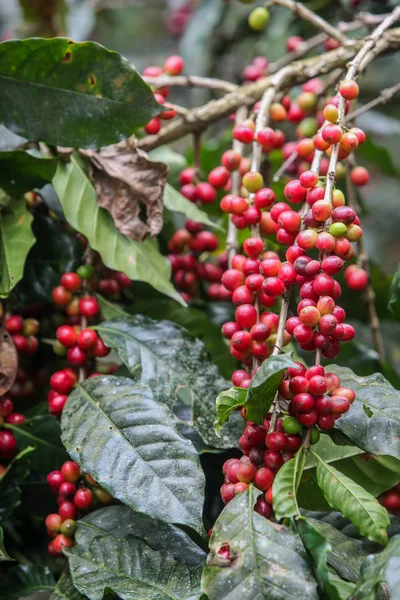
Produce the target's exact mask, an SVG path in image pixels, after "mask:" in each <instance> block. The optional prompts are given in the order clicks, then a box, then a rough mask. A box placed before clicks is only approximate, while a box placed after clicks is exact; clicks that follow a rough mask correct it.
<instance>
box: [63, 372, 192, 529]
mask: <svg viewBox="0 0 400 600" xmlns="http://www.w3.org/2000/svg"><path fill="white" fill-rule="evenodd" d="M61 428H62V441H63V442H64V445H65V447H66V449H67V451H68V452H69V454H70V455H71V457H72V459H73V460H75V461H77V462H78V463H79V464H80V465H81V467H82V468H83V469H84V471H86V472H88V473H90V474H91V475H92V477H94V478H95V479H96V481H98V482H99V483H100V485H101V486H102V487H104V488H105V489H106V490H107V491H109V492H110V493H111V494H112V495H113V496H114V497H115V498H118V499H119V500H121V502H123V503H124V504H126V505H128V506H130V507H132V508H134V509H135V510H138V511H141V512H143V513H145V514H147V515H149V516H152V517H154V518H158V519H160V520H162V521H167V522H169V523H182V524H186V525H189V526H190V527H193V528H194V529H196V530H197V531H199V532H201V533H202V532H203V526H202V507H203V488H204V475H203V472H202V471H201V468H200V462H199V458H198V455H197V453H196V451H195V449H194V447H193V445H192V443H191V442H190V441H189V440H186V439H185V438H184V437H182V435H181V434H180V433H179V431H178V427H177V420H176V418H175V416H174V414H173V413H172V412H171V411H170V410H169V409H168V408H167V407H166V406H165V405H163V404H159V403H158V402H157V401H156V400H155V398H154V395H153V393H152V392H151V390H150V389H149V388H148V387H146V386H145V385H142V384H137V383H135V382H132V381H131V380H130V379H126V378H123V377H111V376H109V377H96V378H95V379H88V380H86V381H85V383H83V384H82V385H77V386H76V387H75V389H74V391H73V392H72V394H70V396H69V398H68V401H67V404H66V405H65V407H64V410H63V413H62V419H61ZM160 499H162V501H160Z"/></svg>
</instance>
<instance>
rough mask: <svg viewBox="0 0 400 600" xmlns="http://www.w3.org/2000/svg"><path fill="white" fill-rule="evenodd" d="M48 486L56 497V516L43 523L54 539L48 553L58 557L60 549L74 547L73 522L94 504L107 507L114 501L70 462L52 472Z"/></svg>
mask: <svg viewBox="0 0 400 600" xmlns="http://www.w3.org/2000/svg"><path fill="white" fill-rule="evenodd" d="M47 483H48V485H49V487H50V489H51V491H52V492H54V493H55V494H57V504H58V513H52V514H50V515H48V516H47V517H46V520H45V525H46V529H47V533H48V534H49V536H50V537H51V538H53V539H52V540H51V542H50V543H49V545H48V550H49V552H50V554H51V555H52V556H61V555H62V548H63V546H64V547H65V548H70V547H71V546H73V545H74V534H75V530H76V519H77V518H80V517H81V516H83V515H85V514H87V513H88V512H89V511H90V510H92V509H93V508H95V506H96V505H97V506H98V505H99V504H100V505H101V504H109V503H110V502H112V500H113V498H112V496H110V494H108V492H106V491H105V490H103V489H102V488H101V487H100V486H98V485H97V483H96V482H95V480H94V479H93V478H92V477H90V475H85V474H84V473H82V472H81V469H80V467H79V465H78V464H77V463H75V462H74V461H72V460H69V461H67V462H65V463H64V464H63V465H62V466H61V469H60V470H59V471H51V472H50V473H49V474H48V475H47Z"/></svg>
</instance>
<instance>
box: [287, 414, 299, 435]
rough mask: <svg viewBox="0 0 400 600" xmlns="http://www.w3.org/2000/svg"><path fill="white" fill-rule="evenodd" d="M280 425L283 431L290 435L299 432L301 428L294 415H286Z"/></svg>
mask: <svg viewBox="0 0 400 600" xmlns="http://www.w3.org/2000/svg"><path fill="white" fill-rule="evenodd" d="M282 426H283V429H284V431H285V432H286V433H290V434H291V435H294V434H296V433H299V432H300V431H301V429H302V427H301V425H300V423H299V422H298V420H297V419H296V417H287V418H286V419H284V420H283V423H282Z"/></svg>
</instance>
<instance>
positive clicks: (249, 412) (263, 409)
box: [245, 354, 294, 423]
mask: <svg viewBox="0 0 400 600" xmlns="http://www.w3.org/2000/svg"><path fill="white" fill-rule="evenodd" d="M293 366H294V362H293V360H292V359H291V358H290V356H288V355H287V354H279V355H277V356H270V357H269V358H267V359H266V360H265V361H264V362H263V363H262V365H261V367H260V368H259V370H258V371H257V373H256V374H255V376H254V377H253V378H252V380H251V384H250V387H249V390H248V393H247V398H246V402H245V408H246V418H247V420H249V421H254V422H255V423H262V422H263V420H264V418H265V416H266V415H267V413H268V411H269V409H270V408H271V405H272V402H273V401H274V398H275V394H276V392H277V390H278V387H279V385H280V383H281V381H282V374H283V371H285V370H286V369H288V368H289V367H293Z"/></svg>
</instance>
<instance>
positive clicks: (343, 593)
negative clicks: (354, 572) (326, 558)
mask: <svg viewBox="0 0 400 600" xmlns="http://www.w3.org/2000/svg"><path fill="white" fill-rule="evenodd" d="M355 587H356V586H355V584H354V583H351V582H350V581H345V580H344V579H342V578H341V577H339V575H337V574H336V573H334V572H333V571H329V572H328V581H327V583H326V584H325V588H326V590H327V591H328V595H329V598H330V600H349V597H350V596H351V594H352V593H353V591H354V588H355Z"/></svg>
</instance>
